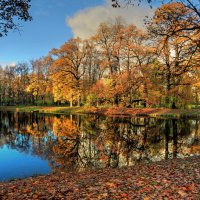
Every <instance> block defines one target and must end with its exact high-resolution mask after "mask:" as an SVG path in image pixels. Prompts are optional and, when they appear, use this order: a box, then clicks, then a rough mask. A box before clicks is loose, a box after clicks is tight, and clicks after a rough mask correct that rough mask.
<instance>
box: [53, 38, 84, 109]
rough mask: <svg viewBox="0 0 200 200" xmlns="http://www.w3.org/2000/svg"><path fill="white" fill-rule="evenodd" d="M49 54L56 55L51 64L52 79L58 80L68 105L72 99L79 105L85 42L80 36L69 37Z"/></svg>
mask: <svg viewBox="0 0 200 200" xmlns="http://www.w3.org/2000/svg"><path fill="white" fill-rule="evenodd" d="M51 54H52V55H53V56H54V57H56V58H55V61H54V63H53V64H52V72H51V74H52V77H53V80H55V79H57V80H60V86H61V87H63V89H64V90H62V93H65V94H64V96H65V97H66V99H65V100H68V101H70V106H72V102H73V100H76V101H77V106H80V98H81V91H82V85H81V82H82V77H83V75H84V74H85V71H86V64H85V63H86V60H87V59H86V56H87V43H86V42H85V41H82V40H81V39H80V38H75V39H71V40H69V41H68V42H66V43H64V44H63V45H62V46H61V47H60V49H53V50H52V51H51ZM54 86H55V87H57V86H58V85H54Z"/></svg>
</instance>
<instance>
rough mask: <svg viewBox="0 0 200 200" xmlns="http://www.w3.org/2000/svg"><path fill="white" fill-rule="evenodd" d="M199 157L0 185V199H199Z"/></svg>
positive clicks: (40, 177)
mask: <svg viewBox="0 0 200 200" xmlns="http://www.w3.org/2000/svg"><path fill="white" fill-rule="evenodd" d="M199 198H200V156H195V157H190V158H186V159H174V160H167V161H161V162H156V163H151V164H145V165H144V164H138V165H136V166H135V167H130V168H121V169H103V170H98V171H87V172H80V173H74V172H71V173H67V174H65V173H61V174H52V175H47V176H38V177H35V178H28V179H24V180H16V181H12V182H8V183H0V199H145V200H150V199H199Z"/></svg>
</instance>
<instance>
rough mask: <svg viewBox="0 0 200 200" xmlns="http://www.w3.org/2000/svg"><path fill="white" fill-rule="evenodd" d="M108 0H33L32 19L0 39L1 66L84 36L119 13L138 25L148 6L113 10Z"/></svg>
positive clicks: (43, 52) (147, 12) (27, 58)
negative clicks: (19, 28) (19, 29)
mask: <svg viewBox="0 0 200 200" xmlns="http://www.w3.org/2000/svg"><path fill="white" fill-rule="evenodd" d="M109 2H110V1H109V0H32V1H31V5H32V6H31V10H30V13H31V15H32V17H33V21H31V22H26V23H21V25H22V27H21V31H20V33H19V32H18V31H10V32H9V34H8V36H5V37H1V38H0V65H3V66H5V65H6V64H12V63H17V62H24V61H29V60H31V59H36V58H39V57H41V56H45V55H47V54H48V52H49V51H50V50H51V49H52V48H59V47H60V46H61V45H62V44H63V43H64V42H65V41H67V40H69V39H70V38H71V37H73V36H75V37H77V36H79V37H82V38H87V37H89V36H90V35H91V34H93V33H94V32H95V30H96V28H97V26H98V25H99V23H100V22H102V21H106V20H110V19H111V18H114V17H117V16H118V15H119V16H122V17H123V18H125V19H126V20H127V21H128V23H130V22H134V23H135V24H136V25H139V26H141V23H142V17H141V16H140V15H142V16H144V15H146V14H149V13H150V12H152V11H150V10H149V8H147V7H145V6H140V7H139V8H130V9H127V8H125V9H114V8H112V7H111V5H110V3H109Z"/></svg>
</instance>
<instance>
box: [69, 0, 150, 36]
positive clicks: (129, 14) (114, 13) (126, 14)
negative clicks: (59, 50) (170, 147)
mask: <svg viewBox="0 0 200 200" xmlns="http://www.w3.org/2000/svg"><path fill="white" fill-rule="evenodd" d="M109 2H111V1H110V0H107V3H105V5H101V6H96V7H92V8H88V9H86V10H83V11H80V12H78V13H76V14H75V15H74V16H73V17H70V18H67V24H68V26H69V27H70V28H71V30H72V32H73V34H74V37H81V38H84V39H85V38H88V37H90V36H91V35H93V34H95V32H96V30H97V28H98V26H99V24H100V23H101V22H108V21H112V20H114V19H115V18H116V17H118V16H121V17H122V18H123V19H125V21H126V22H127V23H128V24H130V23H133V24H135V25H136V26H137V27H138V28H144V21H143V20H144V18H145V16H152V15H153V10H152V9H151V8H150V7H149V6H148V5H146V6H145V5H140V6H129V7H125V8H113V7H112V6H111V4H110V3H109Z"/></svg>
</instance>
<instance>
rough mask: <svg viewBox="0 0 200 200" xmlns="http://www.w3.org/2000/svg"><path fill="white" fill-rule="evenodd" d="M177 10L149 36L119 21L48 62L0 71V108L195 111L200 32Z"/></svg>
mask: <svg viewBox="0 0 200 200" xmlns="http://www.w3.org/2000/svg"><path fill="white" fill-rule="evenodd" d="M195 26H196V27H198V26H199V18H198V15H197V13H196V12H195V11H194V10H193V9H191V8H190V7H188V6H185V5H184V4H183V3H181V2H172V3H169V4H163V5H162V6H161V7H160V8H158V9H156V10H155V13H154V16H153V18H152V19H149V20H148V19H147V20H146V30H141V29H139V28H138V27H136V26H135V25H134V24H127V23H126V22H125V20H123V19H122V18H121V17H118V18H116V19H115V21H113V22H107V23H101V24H100V25H99V27H98V29H97V31H96V34H95V35H93V36H91V38H89V39H86V40H82V39H81V38H72V39H70V40H69V41H67V42H65V43H64V44H63V45H62V46H61V47H60V48H58V49H56V48H54V49H52V50H51V51H50V52H49V54H48V55H47V56H45V57H42V58H39V59H35V60H31V61H30V62H28V63H18V64H16V65H15V66H6V67H5V68H1V69H0V103H1V105H20V104H23V105H26V104H27V105H28V104H31V105H53V104H60V103H64V104H68V105H70V106H75V105H76V106H80V105H83V104H88V105H94V106H99V105H116V106H125V107H135V106H142V107H163V106H164V107H172V108H175V107H184V106H185V105H187V104H188V103H193V104H194V103H195V104H198V103H199V99H200V95H199V94H200V81H199V76H200V72H199V70H198V69H199V61H200V52H199V47H200V40H199V38H200V29H199V28H193V27H195Z"/></svg>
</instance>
